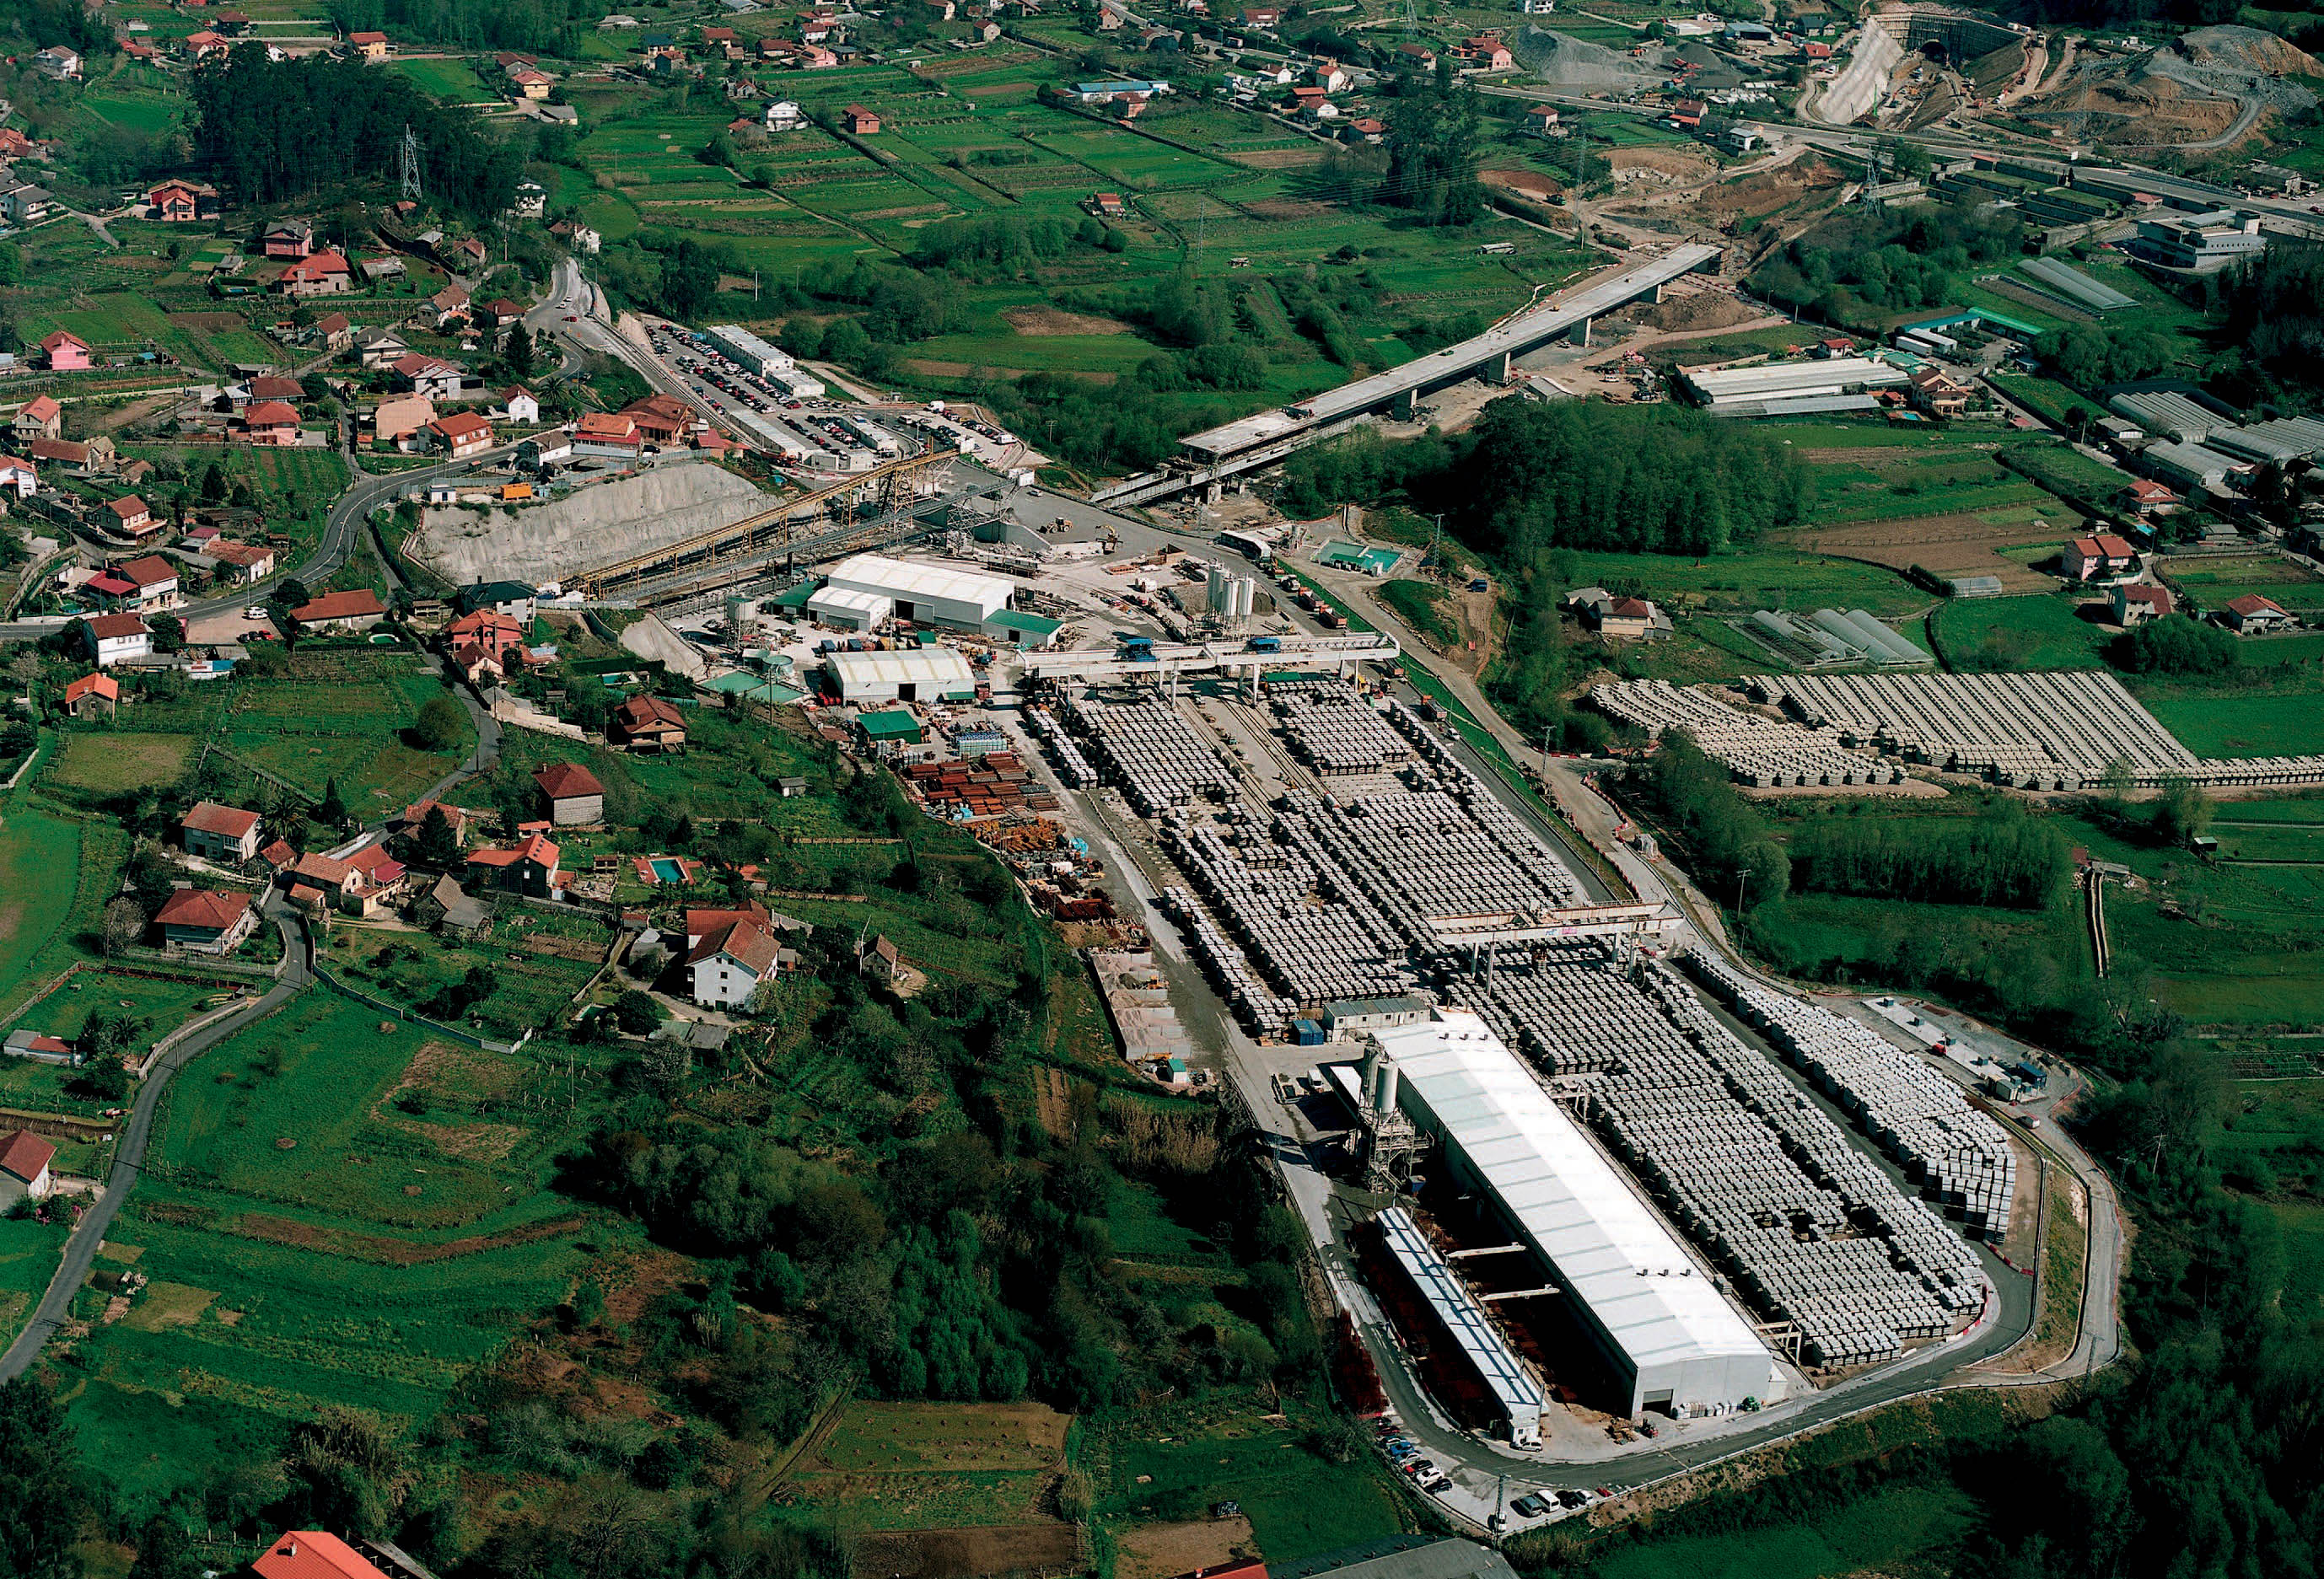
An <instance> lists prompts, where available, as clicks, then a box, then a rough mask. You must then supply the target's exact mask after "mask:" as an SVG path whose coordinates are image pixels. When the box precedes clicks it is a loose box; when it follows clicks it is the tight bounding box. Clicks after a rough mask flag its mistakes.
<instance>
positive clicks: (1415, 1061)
mask: <svg viewBox="0 0 2324 1579" xmlns="http://www.w3.org/2000/svg"><path fill="white" fill-rule="evenodd" d="M1372 1040H1373V1041H1374V1042H1375V1043H1377V1045H1378V1047H1379V1059H1380V1060H1382V1063H1383V1065H1384V1068H1385V1069H1390V1070H1393V1073H1392V1074H1387V1075H1385V1076H1384V1078H1385V1081H1386V1090H1387V1096H1388V1102H1389V1103H1391V1104H1393V1105H1394V1106H1395V1107H1397V1109H1398V1110H1400V1111H1401V1112H1402V1113H1404V1115H1406V1117H1408V1118H1410V1119H1411V1120H1412V1122H1413V1124H1414V1125H1415V1126H1416V1128H1418V1129H1419V1130H1421V1131H1422V1132H1423V1133H1424V1134H1429V1135H1432V1136H1434V1137H1435V1138H1436V1139H1437V1140H1438V1141H1439V1142H1440V1143H1442V1144H1443V1150H1444V1155H1445V1157H1446V1159H1447V1161H1448V1164H1449V1165H1450V1166H1451V1167H1452V1169H1454V1170H1456V1172H1459V1173H1462V1174H1465V1175H1467V1176H1468V1177H1469V1178H1470V1179H1472V1180H1474V1181H1475V1182H1476V1183H1477V1184H1479V1185H1480V1186H1481V1187H1482V1188H1483V1189H1485V1190H1486V1191H1487V1192H1488V1193H1489V1194H1490V1196H1491V1197H1492V1198H1493V1199H1494V1200H1495V1201H1496V1202H1498V1203H1499V1207H1500V1208H1501V1210H1502V1212H1503V1213H1504V1214H1505V1215H1506V1216H1507V1217H1508V1220H1509V1226H1511V1228H1512V1229H1513V1230H1514V1232H1515V1233H1516V1234H1517V1236H1518V1237H1519V1238H1520V1239H1522V1240H1523V1241H1524V1243H1526V1244H1528V1245H1530V1246H1531V1247H1532V1249H1533V1251H1534V1253H1535V1254H1536V1255H1538V1256H1539V1257H1540V1258H1541V1261H1542V1262H1543V1265H1544V1268H1545V1271H1547V1272H1548V1274H1549V1277H1550V1280H1551V1281H1553V1282H1554V1283H1555V1284H1556V1285H1557V1286H1558V1287H1559V1288H1560V1289H1562V1290H1564V1291H1565V1293H1566V1295H1567V1296H1568V1298H1569V1299H1570V1301H1571V1303H1572V1308H1573V1309H1574V1311H1575V1312H1576V1313H1577V1315H1579V1316H1580V1317H1582V1324H1583V1325H1584V1326H1585V1327H1588V1328H1589V1329H1591V1331H1592V1332H1593V1333H1595V1334H1596V1336H1597V1337H1598V1339H1599V1344H1600V1348H1601V1350H1602V1351H1603V1353H1604V1357H1605V1360H1606V1362H1607V1363H1608V1365H1609V1367H1610V1368H1611V1369H1612V1370H1613V1372H1615V1375H1616V1377H1617V1381H1618V1383H1619V1382H1623V1381H1627V1382H1628V1389H1629V1405H1628V1410H1627V1411H1626V1412H1628V1413H1629V1414H1632V1415H1636V1414H1638V1413H1639V1412H1640V1411H1642V1410H1644V1409H1647V1408H1649V1407H1653V1408H1657V1409H1669V1410H1671V1411H1673V1412H1676V1413H1681V1414H1683V1413H1685V1412H1687V1411H1688V1410H1689V1409H1691V1408H1693V1407H1701V1408H1704V1409H1714V1410H1719V1411H1720V1412H1724V1410H1726V1409H1736V1408H1739V1407H1740V1406H1741V1405H1742V1403H1743V1400H1745V1399H1757V1400H1759V1401H1760V1402H1762V1403H1766V1402H1769V1401H1772V1400H1775V1399H1777V1398H1780V1397H1782V1396H1783V1394H1784V1377H1783V1373H1782V1372H1781V1371H1780V1370H1779V1369H1778V1368H1777V1366H1776V1364H1775V1359H1774V1356H1773V1355H1771V1354H1769V1353H1768V1351H1767V1347H1766V1345H1765V1344H1763V1343H1761V1342H1760V1341H1759V1338H1758V1336H1757V1334H1756V1333H1754V1332H1753V1331H1752V1329H1751V1326H1750V1324H1749V1323H1748V1322H1747V1321H1746V1320H1745V1319H1744V1318H1743V1317H1742V1315H1741V1314H1740V1313H1739V1312H1738V1311H1737V1310H1736V1308H1734V1307H1733V1306H1732V1305H1729V1303H1728V1302H1727V1299H1726V1298H1725V1296H1723V1295H1722V1294H1721V1293H1720V1290H1719V1289H1718V1288H1717V1286H1716V1285H1715V1284H1714V1283H1713V1282H1712V1281H1711V1276H1710V1274H1709V1273H1708V1272H1706V1271H1704V1270H1703V1268H1701V1266H1698V1265H1697V1264H1696V1263H1695V1262H1694V1260H1693V1259H1692V1257H1691V1256H1690V1255H1689V1254H1688V1253H1687V1252H1686V1251H1685V1250H1684V1249H1683V1247H1682V1246H1681V1245H1680V1244H1679V1243H1678V1241H1677V1240H1676V1239H1674V1238H1673V1237H1672V1236H1671V1235H1670V1233H1669V1232H1668V1230H1666V1229H1665V1228H1664V1227H1663V1226H1662V1225H1661V1224H1660V1223H1659V1222H1658V1221H1656V1220H1655V1216H1654V1214H1653V1213H1652V1212H1650V1211H1648V1210H1647V1209H1646V1205H1645V1203H1644V1202H1642V1201H1641V1200H1640V1199H1639V1198H1638V1197H1637V1195H1636V1194H1635V1193H1634V1192H1633V1191H1632V1190H1631V1189H1630V1187H1629V1186H1628V1183H1626V1182H1625V1181H1624V1180H1623V1179H1622V1178H1621V1176H1620V1175H1619V1174H1618V1173H1617V1172H1616V1171H1615V1169H1614V1166H1613V1164H1612V1163H1610V1162H1609V1161H1607V1160H1606V1158H1605V1157H1604V1155H1603V1154H1601V1153H1600V1152H1599V1151H1598V1149H1597V1147H1595V1146H1594V1145H1592V1144H1591V1142H1590V1139H1589V1137H1588V1136H1587V1135H1585V1134H1583V1133H1582V1130H1581V1128H1580V1127H1579V1126H1578V1125H1576V1124H1575V1123H1574V1122H1573V1120H1572V1118H1570V1117H1568V1116H1567V1115H1566V1113H1565V1111H1564V1109H1563V1108H1561V1107H1559V1106H1557V1104H1555V1103H1554V1102H1552V1101H1551V1100H1550V1099H1549V1097H1548V1095H1547V1094H1546V1093H1545V1092H1544V1091H1543V1089H1542V1088H1541V1086H1540V1085H1539V1084H1538V1083H1537V1082H1536V1081H1535V1079H1534V1078H1533V1076H1532V1074H1531V1073H1530V1072H1529V1071H1528V1070H1527V1069H1526V1067H1525V1066H1524V1065H1523V1064H1522V1063H1520V1062H1518V1061H1517V1055H1516V1054H1514V1053H1512V1052H1511V1051H1509V1050H1508V1047H1506V1046H1505V1045H1503V1044H1502V1042H1501V1039H1500V1038H1499V1037H1498V1036H1496V1035H1494V1034H1493V1033H1492V1032H1491V1031H1490V1030H1489V1028H1488V1027H1487V1026H1486V1024H1485V1022H1484V1021H1483V1020H1481V1019H1480V1018H1479V1017H1478V1016H1477V1015H1475V1014H1471V1013H1469V1012H1468V1011H1466V1010H1463V1009H1440V1010H1438V1011H1437V1012H1436V1014H1435V1015H1434V1017H1433V1018H1431V1019H1429V1020H1425V1021H1423V1022H1421V1023H1419V1024H1412V1025H1403V1026H1397V1027H1395V1028H1393V1029H1390V1030H1385V1031H1379V1032H1376V1033H1373V1037H1372Z"/></svg>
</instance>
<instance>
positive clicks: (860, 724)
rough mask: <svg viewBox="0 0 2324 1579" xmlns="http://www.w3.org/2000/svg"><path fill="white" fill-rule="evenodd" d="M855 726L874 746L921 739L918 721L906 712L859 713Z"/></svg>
mask: <svg viewBox="0 0 2324 1579" xmlns="http://www.w3.org/2000/svg"><path fill="white" fill-rule="evenodd" d="M972 694H973V693H972ZM855 727H856V728H857V729H859V730H862V731H863V738H864V739H867V740H869V741H871V743H872V744H873V745H875V746H886V745H896V746H917V745H918V744H919V743H920V740H921V739H922V736H921V733H920V721H919V720H918V719H916V718H914V717H913V716H912V715H911V714H910V713H908V712H901V711H894V712H866V713H860V714H858V715H857V716H856V720H855Z"/></svg>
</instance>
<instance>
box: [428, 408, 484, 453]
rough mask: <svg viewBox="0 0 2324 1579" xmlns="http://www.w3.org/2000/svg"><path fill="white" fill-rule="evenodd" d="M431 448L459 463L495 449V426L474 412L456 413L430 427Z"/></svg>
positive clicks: (431, 424)
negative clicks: (442, 452) (467, 457)
mask: <svg viewBox="0 0 2324 1579" xmlns="http://www.w3.org/2000/svg"><path fill="white" fill-rule="evenodd" d="M428 433H429V447H430V448H433V449H440V450H444V451H447V453H449V454H450V455H451V457H452V458H453V459H454V460H456V461H457V460H462V459H464V458H466V456H469V455H474V454H482V453H483V452H484V451H485V450H488V449H490V448H492V447H493V425H492V424H491V423H490V422H487V421H486V420H485V419H484V418H482V417H479V416H477V415H476V414H475V412H473V411H455V412H454V413H452V415H450V416H449V417H438V418H436V419H435V420H434V421H433V422H430V423H429V425H428Z"/></svg>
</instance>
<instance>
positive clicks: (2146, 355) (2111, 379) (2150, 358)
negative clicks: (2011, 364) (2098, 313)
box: [2033, 324, 2176, 390]
mask: <svg viewBox="0 0 2324 1579" xmlns="http://www.w3.org/2000/svg"><path fill="white" fill-rule="evenodd" d="M2175 349H2176V346H2175V343H2174V342H2173V340H2172V337H2171V336H2170V335H2162V334H2157V333H2156V332H2155V331H2153V330H2152V329H2142V328H2139V327H2137V326H2135V325H2129V324H2125V325H2120V326H2101V325H2098V324H2070V325H2068V326H2066V327H2064V328H2062V329H2052V330H2051V331H2050V332H2049V333H2048V334H2046V335H2043V336H2042V337H2041V338H2040V339H2039V340H2037V341H2035V342H2034V343H2033V350H2034V353H2035V354H2036V355H2038V356H2040V357H2041V359H2042V360H2043V362H2044V363H2048V364H2049V367H2050V369H2051V371H2052V372H2053V373H2055V374H2056V375H2057V377H2058V378H2060V379H2061V380H2062V381H2065V382H2067V383H2070V384H2071V385H2073V386H2074V388H2076V389H2078V390H2100V389H2103V388H2105V387H2106V386H2107V384H2121V383H2128V382H2130V381H2132V380H2134V379H2144V378H2153V376H2154V375H2155V374H2157V373H2159V372H2163V370H2164V369H2165V368H2168V367H2169V366H2170V365H2171V361H2172V354H2173V353H2174V351H2175Z"/></svg>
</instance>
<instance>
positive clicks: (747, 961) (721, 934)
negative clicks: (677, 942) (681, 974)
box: [686, 919, 788, 1008]
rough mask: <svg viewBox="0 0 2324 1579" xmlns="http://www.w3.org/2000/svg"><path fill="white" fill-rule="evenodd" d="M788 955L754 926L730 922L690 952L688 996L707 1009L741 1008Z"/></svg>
mask: <svg viewBox="0 0 2324 1579" xmlns="http://www.w3.org/2000/svg"><path fill="white" fill-rule="evenodd" d="M787 951H788V950H784V949H783V948H782V946H781V945H780V944H779V943H777V942H776V941H775V939H774V937H773V935H772V934H771V933H770V932H767V931H766V930H765V929H764V928H762V927H761V926H760V925H758V924H757V923H755V922H752V921H750V920H747V919H736V920H733V921H729V922H727V923H724V925H722V926H719V927H717V928H716V929H715V931H712V932H709V933H707V934H706V935H705V936H704V937H702V938H701V939H700V940H699V941H696V942H695V943H694V945H693V947H692V948H690V949H689V950H687V956H686V974H687V989H688V996H690V997H692V999H693V1000H694V1002H695V1003H696V1004H698V1005H702V1006H703V1007H705V1008H739V1007H741V1006H742V1005H746V1004H748V1003H749V1002H750V1001H751V999H752V995H754V994H755V993H757V992H758V990H759V987H760V985H761V983H762V982H764V981H766V980H767V979H768V978H770V977H772V976H773V975H774V974H775V972H776V971H777V970H778V969H779V968H780V966H781V962H782V957H783V955H784V954H785V953H786V952H787Z"/></svg>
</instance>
